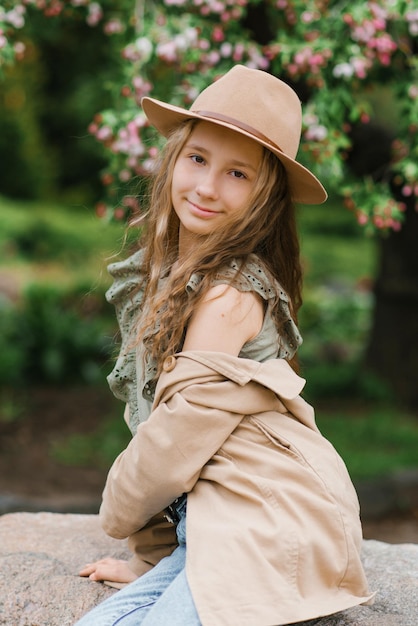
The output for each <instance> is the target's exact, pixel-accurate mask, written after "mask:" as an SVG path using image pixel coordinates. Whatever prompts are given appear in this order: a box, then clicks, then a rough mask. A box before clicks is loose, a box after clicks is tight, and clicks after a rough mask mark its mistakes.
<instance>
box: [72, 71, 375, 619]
mask: <svg viewBox="0 0 418 626" xmlns="http://www.w3.org/2000/svg"><path fill="white" fill-rule="evenodd" d="M142 105H143V109H144V111H145V114H146V115H147V117H148V119H149V121H150V123H151V124H153V125H154V126H155V127H156V128H157V129H158V130H159V131H160V132H161V133H162V134H163V135H164V136H166V137H167V138H168V140H167V143H166V146H165V149H164V151H163V154H162V157H161V163H160V166H159V170H158V173H157V175H156V178H155V181H154V185H153V191H152V195H151V200H150V206H149V214H148V221H147V225H146V232H145V243H144V245H143V247H142V249H141V250H140V251H139V252H137V253H135V254H134V255H133V256H132V257H130V258H129V259H128V260H126V261H123V262H121V263H115V264H113V265H112V266H110V272H111V274H112V275H113V276H114V278H115V282H114V285H113V287H112V288H111V289H110V290H109V292H108V298H109V300H110V301H112V302H113V303H114V304H115V306H116V309H117V313H118V319H119V324H120V327H121V331H122V338H123V342H122V349H121V354H120V357H119V359H118V361H117V363H116V366H115V369H114V370H113V372H112V374H111V375H110V385H111V387H112V389H113V391H114V392H115V393H116V395H117V396H118V397H120V398H122V399H123V400H125V401H126V402H127V405H128V408H129V414H128V415H127V420H128V422H129V424H130V427H131V429H132V432H133V438H132V440H131V442H130V444H129V445H128V447H127V448H126V450H125V451H124V452H123V453H122V454H121V455H120V456H119V457H118V458H117V459H116V461H115V463H114V464H113V466H112V468H111V469H110V472H109V475H108V479H107V482H106V486H105V489H104V493H103V502H102V506H101V509H100V518H101V522H102V525H103V528H104V529H105V531H106V532H107V533H108V534H110V535H111V536H113V537H116V538H125V537H129V543H130V546H131V548H132V550H133V553H134V557H133V559H132V560H131V561H130V562H129V563H127V562H122V561H117V560H113V559H104V560H103V561H99V562H97V563H93V564H89V565H87V566H86V567H85V568H84V569H83V570H82V572H81V575H82V576H90V578H91V579H92V580H110V581H111V582H113V583H115V582H116V583H129V582H130V583H131V584H129V585H128V586H126V587H125V588H124V589H123V590H122V591H119V593H117V594H115V595H114V596H112V597H111V598H109V599H108V600H106V601H105V602H104V603H103V604H101V605H99V606H98V607H96V608H95V609H94V610H93V611H92V612H90V613H88V614H87V615H86V616H85V617H84V618H82V619H81V621H80V622H79V623H78V624H79V626H86V625H87V624H94V625H98V626H113V625H114V624H118V625H122V626H133V625H134V624H135V625H136V626H137V625H139V624H141V625H142V626H165V625H166V624H170V625H178V626H198V625H203V626H238V625H239V626H246V625H247V626H272V625H278V624H288V623H294V622H298V621H302V620H308V619H312V618H316V617H318V616H322V615H328V614H331V613H334V612H336V611H341V610H344V609H346V608H348V607H350V606H354V605H357V604H360V603H366V602H368V601H369V600H370V598H371V595H370V594H369V592H368V590H367V584H366V580H365V577H364V573H363V569H362V566H361V562H360V556H359V552H360V547H361V527H360V521H359V511H358V501H357V497H356V494H355V491H354V488H353V486H352V484H351V481H350V479H349V476H348V474H347V471H346V469H345V466H344V464H343V462H342V460H341V459H340V458H339V456H338V455H337V453H336V452H335V450H334V449H333V448H332V446H331V445H330V443H329V442H328V441H326V440H325V439H324V438H323V437H322V436H321V434H320V433H319V431H318V429H317V427H316V425H315V420H314V416H313V410H312V408H311V407H310V406H309V405H308V404H306V402H305V401H304V400H303V399H302V398H301V397H300V395H299V394H300V392H301V390H302V388H303V386H304V382H305V381H304V380H303V379H302V378H300V377H299V376H298V375H297V373H296V371H295V370H296V364H295V353H296V350H297V348H298V346H299V345H300V343H301V341H302V340H301V337H300V335H299V332H298V329H297V326H296V320H297V311H298V308H299V306H300V304H301V267H300V260H299V246H298V238H297V233H296V224H295V211H294V204H293V203H294V202H303V203H320V202H323V201H324V200H325V199H326V192H325V190H324V188H323V187H322V185H321V184H320V182H319V181H318V180H317V179H316V178H315V176H313V174H312V173H311V172H309V171H308V170H307V169H306V168H304V167H303V166H302V165H300V164H299V163H298V162H297V161H296V160H295V159H296V153H297V150H298V146H299V140H300V133H301V107H300V103H299V99H298V97H297V96H296V94H295V92H294V91H293V90H292V89H291V88H290V87H289V86H287V85H286V84H285V83H283V82H282V81H280V80H278V79H277V78H275V77H273V76H271V75H269V74H267V73H265V72H262V71H260V70H253V69H248V68H246V67H243V66H239V65H238V66H235V67H234V68H233V69H232V70H230V71H229V72H228V73H227V74H225V75H224V76H223V77H222V78H220V79H219V80H217V81H216V82H215V83H214V84H212V85H211V86H209V87H208V88H207V89H205V90H204V91H203V92H202V93H201V94H200V95H199V97H198V98H197V99H196V101H195V102H194V104H193V105H192V107H191V109H190V110H189V111H188V110H185V109H182V108H179V107H175V106H172V105H169V104H165V103H163V102H159V101H157V100H154V99H151V98H144V99H143V102H142ZM289 363H290V364H289ZM186 537H187V544H186ZM131 581H133V582H131Z"/></svg>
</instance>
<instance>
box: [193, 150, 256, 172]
mask: <svg viewBox="0 0 418 626" xmlns="http://www.w3.org/2000/svg"><path fill="white" fill-rule="evenodd" d="M184 147H185V148H187V149H188V150H196V152H203V153H204V154H210V150H208V149H207V148H204V147H203V146H199V144H196V143H186V145H185V146H184ZM231 166H233V167H248V168H250V169H251V170H252V171H253V172H255V173H257V169H256V168H255V167H254V166H253V165H251V163H248V161H239V160H237V159H234V160H232V161H231Z"/></svg>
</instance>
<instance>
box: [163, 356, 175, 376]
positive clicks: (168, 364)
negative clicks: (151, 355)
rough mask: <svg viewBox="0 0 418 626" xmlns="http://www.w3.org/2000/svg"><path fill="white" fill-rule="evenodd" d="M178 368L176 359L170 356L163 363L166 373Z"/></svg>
mask: <svg viewBox="0 0 418 626" xmlns="http://www.w3.org/2000/svg"><path fill="white" fill-rule="evenodd" d="M175 367H176V357H175V356H173V355H171V356H168V357H167V358H166V359H165V360H164V363H163V370H164V371H165V372H171V371H172V370H173V369H174V368H175Z"/></svg>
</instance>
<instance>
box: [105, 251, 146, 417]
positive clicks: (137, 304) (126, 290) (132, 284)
mask: <svg viewBox="0 0 418 626" xmlns="http://www.w3.org/2000/svg"><path fill="white" fill-rule="evenodd" d="M142 260H143V251H142V250H139V251H137V252H135V253H134V254H133V255H131V256H130V257H128V258H127V259H124V260H123V261H118V262H116V263H111V264H110V265H109V266H108V272H109V274H110V275H111V276H112V277H113V278H114V282H113V284H112V285H111V287H109V289H108V290H107V292H106V300H107V301H108V302H109V303H111V304H113V305H114V307H115V310H116V318H117V321H118V324H119V329H120V334H121V346H120V353H119V357H118V359H117V361H116V363H115V366H114V368H113V370H112V371H111V373H110V374H109V376H108V377H107V381H108V383H109V387H110V389H111V390H112V392H113V394H114V395H115V396H116V398H119V399H120V400H122V401H123V402H127V403H128V404H129V413H130V422H131V424H132V423H138V421H139V416H138V399H137V393H136V385H137V382H136V380H137V369H136V368H137V363H136V350H135V347H134V344H135V332H136V324H137V321H138V314H139V311H140V309H141V306H142V299H143V291H142V289H141V288H140V287H141V283H142Z"/></svg>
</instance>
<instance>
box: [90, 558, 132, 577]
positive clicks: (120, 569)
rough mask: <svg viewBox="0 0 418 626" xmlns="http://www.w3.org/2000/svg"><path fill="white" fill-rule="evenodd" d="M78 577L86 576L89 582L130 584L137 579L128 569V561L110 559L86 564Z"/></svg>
mask: <svg viewBox="0 0 418 626" xmlns="http://www.w3.org/2000/svg"><path fill="white" fill-rule="evenodd" d="M79 576H88V577H89V578H90V580H106V581H109V582H116V583H131V582H132V581H133V580H136V579H137V578H138V576H137V575H136V574H135V572H133V571H132V570H131V568H130V567H129V563H128V561H122V560H120V559H112V558H106V559H101V560H100V561H96V562H95V563H87V565H85V566H84V567H83V569H82V570H81V571H80V572H79Z"/></svg>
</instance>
